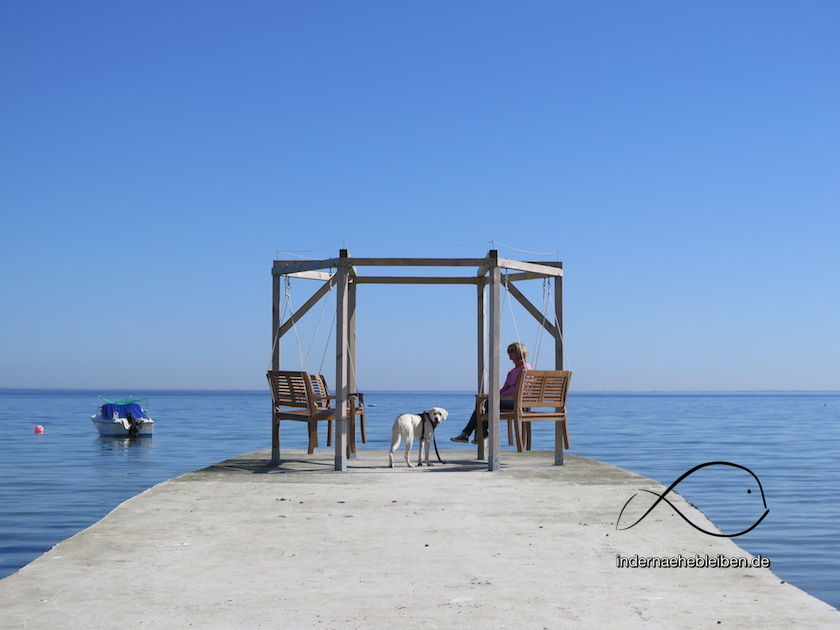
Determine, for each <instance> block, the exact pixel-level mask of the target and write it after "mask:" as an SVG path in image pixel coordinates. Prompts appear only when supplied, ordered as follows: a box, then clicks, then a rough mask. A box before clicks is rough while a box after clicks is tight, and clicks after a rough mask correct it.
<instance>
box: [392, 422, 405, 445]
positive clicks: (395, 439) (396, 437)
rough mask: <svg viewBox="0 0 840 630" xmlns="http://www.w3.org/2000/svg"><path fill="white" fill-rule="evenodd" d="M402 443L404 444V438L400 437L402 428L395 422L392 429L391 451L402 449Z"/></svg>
mask: <svg viewBox="0 0 840 630" xmlns="http://www.w3.org/2000/svg"><path fill="white" fill-rule="evenodd" d="M400 442H402V436H401V435H400V428H399V427H398V426H397V423H396V422H395V423H394V426H392V427H391V450H392V451H396V450H397V449H398V448H399V447H400Z"/></svg>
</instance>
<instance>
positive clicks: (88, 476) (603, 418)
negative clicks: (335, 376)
mask: <svg viewBox="0 0 840 630" xmlns="http://www.w3.org/2000/svg"><path fill="white" fill-rule="evenodd" d="M98 394H102V395H103V396H105V397H107V398H110V397H112V396H113V397H121V396H125V395H128V394H133V395H143V396H148V397H149V404H148V409H149V412H150V415H151V416H152V417H153V418H155V421H156V425H155V435H154V437H153V438H150V439H140V440H133V441H132V440H114V439H101V438H99V437H98V436H97V433H96V430H95V428H94V427H93V424H92V423H91V422H90V416H91V415H92V414H93V413H94V411H95V409H96V406H97V400H98V399H97V395H98ZM365 400H366V402H367V403H368V437H369V442H368V444H367V445H365V446H363V448H372V449H383V450H384V449H387V448H388V446H389V441H390V426H391V423H392V422H393V419H394V417H395V416H396V415H397V414H398V413H402V412H405V411H412V412H419V411H421V410H424V409H426V408H428V407H432V406H439V407H445V408H446V409H448V410H449V412H450V416H449V420H448V421H447V422H446V423H445V424H444V425H443V426H442V427H441V429H440V430H439V434H438V447H439V448H441V449H450V448H459V446H458V445H456V444H454V443H452V442H450V441H449V440H448V439H447V438H448V437H449V436H451V435H455V434H456V433H457V432H458V431H459V430H460V429H461V428H462V426H463V424H464V423H465V422H466V420H467V418H468V416H469V412H470V410H471V406H472V395H471V394H469V393H466V392H463V393H458V392H442V393H441V392H367V393H366V395H365ZM268 409H269V398H268V395H267V393H266V392H193V391H152V392H122V391H121V392H90V391H56V390H49V391H35V390H0V435H2V441H0V578H2V577H5V576H7V575H9V574H11V573H13V572H15V571H16V570H18V569H19V568H20V567H22V566H23V565H25V564H27V563H29V562H31V561H32V560H34V559H35V558H37V557H38V556H39V555H41V554H43V553H44V552H46V551H48V550H49V549H50V548H51V547H52V546H54V545H55V544H56V543H58V542H60V541H61V540H64V539H65V538H68V537H70V536H72V535H73V534H75V533H77V532H79V531H80V530H82V529H84V528H86V527H88V526H89V525H92V524H93V523H95V522H96V521H98V520H99V519H101V518H102V517H103V516H105V515H106V514H107V513H108V512H109V511H110V510H112V509H113V508H114V507H116V506H117V505H118V504H120V503H121V502H123V501H125V500H126V499H128V498H130V497H132V496H134V495H136V494H138V493H140V492H142V491H143V490H145V489H146V488H149V487H151V486H153V485H155V484H157V483H160V482H162V481H165V480H167V479H170V478H172V477H175V476H177V475H180V474H183V473H186V472H189V471H192V470H196V469H199V468H202V467H205V466H209V465H211V464H213V463H215V462H218V461H221V460H223V459H227V458H229V457H233V456H236V455H241V454H245V453H250V452H253V451H256V450H260V449H267V448H269V447H270V432H269V428H268V427H269V423H268ZM36 425H42V426H43V427H44V429H45V432H44V433H43V434H42V435H36V434H35V433H34V428H35V426H36ZM552 431H553V428H552V427H550V426H547V425H546V426H536V427H535V429H534V448H541V449H552V448H553V433H552ZM570 433H571V438H572V447H573V448H572V450H571V452H572V453H574V454H576V455H582V456H586V457H592V458H595V459H598V460H600V461H604V462H608V463H611V464H614V465H616V466H619V467H621V468H626V469H628V470H632V471H634V472H637V473H640V474H642V475H645V476H647V477H651V478H653V479H655V480H657V481H659V482H661V483H663V484H665V485H670V484H671V483H672V482H673V481H675V480H676V479H677V478H678V477H679V476H680V475H682V474H683V473H685V472H687V471H688V470H689V469H691V468H693V467H694V466H697V465H699V464H702V463H705V462H711V461H727V462H732V463H735V464H739V465H741V466H745V467H747V468H748V469H749V470H750V471H752V472H753V473H754V474H755V475H756V477H758V479H759V480H760V481H761V484H762V487H763V489H764V493H765V495H766V497H767V504H768V507H769V508H770V513H769V515H768V516H767V517H766V518H765V519H764V521H763V522H762V523H761V524H760V525H759V526H758V527H756V528H755V529H753V530H752V531H750V532H749V533H748V534H745V535H743V536H740V537H738V538H735V539H734V540H735V542H737V543H738V544H739V545H740V546H742V547H743V548H745V549H746V550H748V551H749V552H750V553H753V554H761V555H762V556H764V557H766V558H769V559H770V560H771V562H772V569H773V571H774V572H775V573H776V574H777V575H778V576H780V578H782V579H784V580H786V581H788V582H791V583H792V584H794V585H796V586H798V587H800V588H802V589H803V590H805V591H807V592H809V593H811V594H812V595H814V596H816V597H819V598H820V599H822V600H824V601H826V602H828V603H830V604H831V605H833V606H835V607H840V535H838V534H840V392H827V393H812V392H785V393H766V392H756V393H753V392H739V393H575V392H573V393H572V394H570ZM283 445H284V447H287V448H304V447H305V446H306V437H305V430H304V427H303V425H301V426H300V427H298V425H296V424H286V425H284V431H283ZM461 448H462V447H461ZM509 456H515V454H513V453H511V454H510V455H509ZM504 457H505V454H504V453H503V455H502V461H503V462H504ZM706 470H707V472H709V473H711V472H712V471H711V470H709V469H706ZM694 477H695V475H692V477H690V478H688V479H686V480H685V482H683V483H681V484H680V486H679V487H678V488H677V491H678V492H679V493H680V494H681V495H682V496H684V497H685V498H686V499H687V500H688V501H690V502H692V503H694V504H695V505H696V506H697V507H698V508H700V509H701V510H703V512H704V513H705V514H706V515H707V516H709V518H711V519H712V520H713V521H714V522H715V523H716V524H717V525H718V527H719V528H720V529H721V530H722V531H723V532H725V533H735V532H737V531H741V530H742V529H744V518H743V516H744V515H743V514H742V513H741V512H740V511H739V510H738V506H737V505H735V504H732V503H729V502H728V501H727V496H728V493H726V492H725V491H722V485H723V484H725V483H726V482H725V480H723V479H721V480H718V479H716V478H715V475H714V474H708V475H696V477H697V478H699V481H696V480H695V479H693V478H694ZM695 481H696V482H695ZM718 484H720V485H718ZM619 508H620V506H619ZM686 526H688V525H686Z"/></svg>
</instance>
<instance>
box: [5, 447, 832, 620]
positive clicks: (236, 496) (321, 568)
mask: <svg viewBox="0 0 840 630" xmlns="http://www.w3.org/2000/svg"><path fill="white" fill-rule="evenodd" d="M415 452H416V451H415ZM283 456H284V458H285V459H284V461H283V462H282V464H281V466H280V467H279V468H274V467H270V466H268V465H267V464H268V462H269V460H270V457H271V454H270V451H259V452H257V453H252V454H250V455H245V456H242V457H237V458H234V459H231V460H228V461H225V462H221V463H219V464H217V465H215V466H212V467H210V468H207V469H204V470H200V471H196V472H192V473H189V474H186V475H183V476H181V477H178V478H176V479H173V480H170V481H167V482H165V483H162V484H159V485H157V486H155V487H153V488H151V489H149V490H147V491H146V492H143V493H142V494H140V495H138V496H136V497H134V498H132V499H130V500H128V501H126V502H125V503H123V504H122V505H120V506H119V507H117V508H116V509H115V510H113V511H112V512H111V513H110V514H108V515H107V516H106V517H105V518H104V519H102V520H101V521H99V522H98V523H96V524H95V525H93V526H92V527H90V528H88V529H86V530H84V531H82V532H80V533H79V534H77V535H76V536H73V537H72V538H69V539H68V540H66V541H64V542H62V543H60V544H58V545H57V546H56V547H54V548H53V549H52V550H51V551H49V552H48V553H46V554H44V555H43V556H41V557H40V558H38V559H37V560H36V561H34V562H32V563H31V564H29V565H27V566H26V567H24V568H23V569H21V570H20V571H18V572H17V573H15V574H13V575H11V576H9V577H7V578H5V579H3V580H0V627H2V628H9V629H17V628H30V629H33V628H34V629H44V630H47V629H50V630H52V629H53V628H64V629H69V628H86V629H91V628H117V627H122V628H129V627H130V628H178V629H180V628H188V627H194V628H202V629H208V628H219V629H225V630H231V629H239V628H241V629H253V628H283V629H285V630H288V629H298V628H299V629H308V628H325V629H326V628H342V629H344V628H366V629H367V628H394V627H405V626H411V627H414V628H493V629H500V628H512V629H522V628H610V627H613V628H671V629H678V628H692V629H694V628H730V629H731V628H762V629H767V628H790V627H795V628H834V627H840V613H838V611H837V610H836V609H835V608H833V607H831V606H829V605H828V604H826V603H824V602H822V601H820V600H818V599H816V598H814V597H811V596H810V595H808V594H807V593H805V592H803V591H801V590H799V589H797V588H795V587H794V586H792V585H790V584H786V583H784V582H783V581H782V580H781V579H780V578H779V577H778V576H776V575H775V574H774V573H772V566H771V569H767V568H753V567H747V568H743V567H741V568H732V567H731V563H732V562H733V560H734V561H738V559H741V558H743V559H746V560H743V562H746V563H751V562H754V560H753V559H752V556H751V555H750V554H748V553H747V552H745V551H744V550H742V549H741V548H740V547H738V546H737V545H736V543H735V542H734V541H733V539H729V538H719V537H713V536H709V535H707V534H704V533H702V532H700V531H697V530H696V529H694V528H693V527H691V526H690V525H688V524H687V523H686V522H685V521H684V520H683V519H682V518H680V517H679V515H677V514H676V513H675V512H674V511H673V510H672V509H671V508H670V507H669V506H667V505H665V504H660V505H659V506H657V507H656V508H655V510H654V511H653V512H652V513H651V514H650V515H649V516H648V517H646V518H645V519H643V520H642V521H641V522H640V523H639V524H638V525H636V526H634V527H632V528H630V529H625V530H616V520H617V519H618V516H619V513H620V512H621V509H622V507H623V506H624V505H625V503H626V502H627V500H628V499H629V498H630V496H631V495H633V494H634V493H635V492H637V491H638V490H639V489H649V490H653V491H659V492H661V491H662V490H663V489H664V488H663V486H661V485H660V484H658V483H656V482H654V481H651V480H650V479H647V478H645V477H641V476H639V475H636V474H633V473H630V472H627V471H624V470H621V469H618V468H615V467H613V466H610V465H607V464H603V463H600V462H597V461H594V460H590V459H585V458H580V457H575V456H571V455H568V456H567V457H566V465H565V466H562V467H558V466H553V465H552V464H553V461H552V457H553V454H552V453H550V452H528V453H510V454H509V455H508V456H507V457H505V458H504V461H503V463H502V470H501V471H499V472H492V473H491V472H488V471H487V469H486V462H483V461H476V460H475V453H474V451H467V450H464V451H446V452H445V453H444V456H445V457H447V458H450V459H451V460H452V462H451V463H449V464H447V465H440V464H437V465H436V466H434V467H432V468H425V467H424V468H416V467H415V468H411V469H409V468H406V467H405V464H404V461H403V459H402V453H400V454H399V456H398V459H397V461H398V464H397V468H394V469H389V468H388V467H387V462H388V455H387V452H385V451H372V450H363V451H360V452H359V455H358V458H357V459H352V460H349V466H348V468H349V470H348V472H345V473H336V472H334V471H333V465H334V462H333V452H332V451H331V450H329V449H322V450H320V451H318V452H317V453H316V454H315V455H307V454H306V453H305V452H303V451H295V452H290V451H286V452H284V453H283ZM672 502H673V503H674V506H675V507H676V508H677V509H679V510H680V512H682V513H683V514H685V515H686V516H688V517H689V518H690V519H691V520H692V522H696V523H698V524H702V525H703V527H704V528H705V529H715V528H714V525H712V524H711V523H710V522H709V521H708V520H707V519H706V518H705V517H704V516H703V515H702V514H701V513H700V512H698V511H697V510H696V509H694V508H693V507H691V506H690V505H689V504H687V503H686V502H685V501H683V500H682V499H681V498H679V497H673V501H672ZM623 520H624V517H622V521H623ZM734 540H737V539H734ZM650 558H658V559H660V560H664V561H667V560H668V559H672V558H673V559H679V558H682V559H683V560H684V561H689V560H690V561H691V562H695V563H696V562H698V559H699V564H703V563H706V564H705V565H704V566H696V565H694V566H691V567H688V566H683V567H682V568H649V567H647V568H646V567H643V566H640V565H642V564H645V563H646V562H648V560H647V559H650ZM718 558H725V559H726V562H727V563H730V567H729V568H721V567H713V566H708V561H707V559H713V560H712V561H713V562H719V561H718V560H717V559H718ZM621 559H625V565H624V566H623V567H620V566H618V565H619V564H620V563H621ZM691 559H693V560H691ZM769 560H770V561H771V562H772V558H770V559H769ZM675 561H676V560H675Z"/></svg>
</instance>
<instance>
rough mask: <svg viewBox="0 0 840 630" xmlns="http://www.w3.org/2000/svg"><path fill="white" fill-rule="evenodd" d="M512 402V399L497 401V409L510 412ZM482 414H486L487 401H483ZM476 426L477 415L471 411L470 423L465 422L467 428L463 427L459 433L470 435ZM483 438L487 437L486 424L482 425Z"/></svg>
mask: <svg viewBox="0 0 840 630" xmlns="http://www.w3.org/2000/svg"><path fill="white" fill-rule="evenodd" d="M513 404H514V400H513V399H512V398H502V399H501V400H499V409H501V410H503V411H510V410H511V409H513ZM484 413H487V401H486V400H485V401H484ZM477 425H478V414H477V413H476V412H475V411H473V413H472V415H471V416H470V421H469V422H467V426H465V427H464V430H463V431H461V433H463V434H464V435H472V432H473V431H475V427H476V426H477ZM484 437H487V423H486V422H485V423H484Z"/></svg>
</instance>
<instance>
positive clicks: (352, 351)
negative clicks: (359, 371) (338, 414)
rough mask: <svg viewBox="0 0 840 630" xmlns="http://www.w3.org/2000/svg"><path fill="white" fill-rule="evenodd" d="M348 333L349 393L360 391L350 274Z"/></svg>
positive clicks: (350, 454) (354, 456)
mask: <svg viewBox="0 0 840 630" xmlns="http://www.w3.org/2000/svg"><path fill="white" fill-rule="evenodd" d="M347 334H348V337H347V368H348V369H347V391H348V393H349V392H357V391H359V388H358V385H357V383H356V283H355V282H350V278H349V276H348V294H347ZM354 420H355V418H354ZM354 430H355V429H354ZM350 439H355V436H348V443H347V450H346V452H347V457H348V458H350V459H355V458H356V453H353V452H352V451H351V450H350V442H349V440H350ZM357 448H358V445H357Z"/></svg>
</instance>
